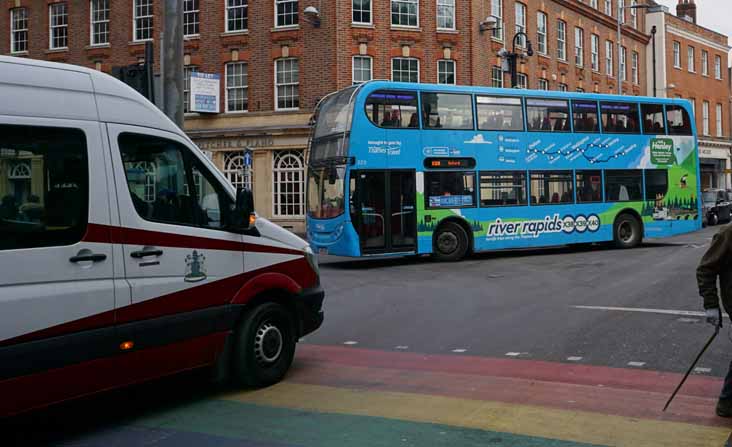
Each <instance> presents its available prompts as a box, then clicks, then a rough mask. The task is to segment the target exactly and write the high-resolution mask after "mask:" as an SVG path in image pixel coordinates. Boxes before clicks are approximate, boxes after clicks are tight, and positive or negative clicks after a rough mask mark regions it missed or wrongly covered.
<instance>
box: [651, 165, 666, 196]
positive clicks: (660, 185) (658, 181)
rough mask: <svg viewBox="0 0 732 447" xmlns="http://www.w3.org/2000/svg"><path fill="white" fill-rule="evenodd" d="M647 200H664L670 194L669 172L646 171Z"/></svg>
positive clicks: (659, 170) (664, 170)
mask: <svg viewBox="0 0 732 447" xmlns="http://www.w3.org/2000/svg"><path fill="white" fill-rule="evenodd" d="M645 174H646V200H648V201H656V200H663V199H664V198H665V197H666V193H667V192H668V171H667V170H666V169H646V171H645Z"/></svg>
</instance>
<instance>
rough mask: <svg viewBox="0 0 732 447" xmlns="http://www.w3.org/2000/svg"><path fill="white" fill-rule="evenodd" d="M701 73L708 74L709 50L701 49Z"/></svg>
mask: <svg viewBox="0 0 732 447" xmlns="http://www.w3.org/2000/svg"><path fill="white" fill-rule="evenodd" d="M701 74H702V76H709V51H707V50H702V53H701Z"/></svg>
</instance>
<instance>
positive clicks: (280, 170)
mask: <svg viewBox="0 0 732 447" xmlns="http://www.w3.org/2000/svg"><path fill="white" fill-rule="evenodd" d="M273 173H274V176H273V180H274V215H275V216H278V217H302V216H303V215H304V214H305V163H304V162H303V154H302V151H280V152H276V153H275V157H274V165H273Z"/></svg>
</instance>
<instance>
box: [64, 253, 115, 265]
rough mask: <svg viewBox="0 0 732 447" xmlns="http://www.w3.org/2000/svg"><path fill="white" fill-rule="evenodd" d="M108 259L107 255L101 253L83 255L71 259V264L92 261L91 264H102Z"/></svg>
mask: <svg viewBox="0 0 732 447" xmlns="http://www.w3.org/2000/svg"><path fill="white" fill-rule="evenodd" d="M105 259H107V255H105V254H101V253H88V254H83V255H76V256H72V257H70V258H69V261H70V262H74V263H76V262H84V261H91V262H101V261H104V260H105Z"/></svg>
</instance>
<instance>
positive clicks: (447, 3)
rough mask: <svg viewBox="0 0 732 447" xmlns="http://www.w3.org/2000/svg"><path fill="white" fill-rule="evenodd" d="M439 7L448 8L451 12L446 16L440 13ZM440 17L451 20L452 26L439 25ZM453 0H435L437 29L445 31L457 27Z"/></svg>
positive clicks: (453, 29)
mask: <svg viewBox="0 0 732 447" xmlns="http://www.w3.org/2000/svg"><path fill="white" fill-rule="evenodd" d="M440 7H442V8H443V9H445V8H446V9H448V10H449V11H451V14H450V15H448V16H444V15H442V16H441V15H440ZM440 18H443V19H444V18H447V19H450V20H452V26H451V27H450V26H440ZM456 19H457V18H456V17H455V0H437V29H438V30H445V31H455V30H456V29H457V23H456V22H455V20H456Z"/></svg>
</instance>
